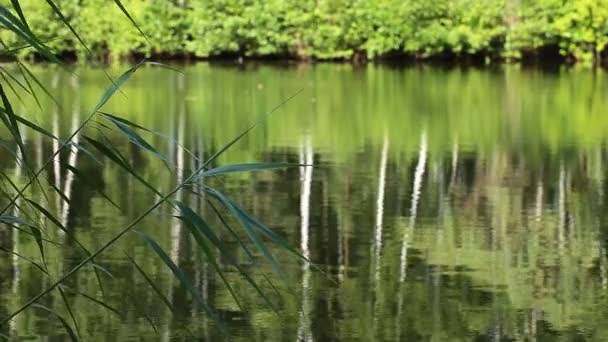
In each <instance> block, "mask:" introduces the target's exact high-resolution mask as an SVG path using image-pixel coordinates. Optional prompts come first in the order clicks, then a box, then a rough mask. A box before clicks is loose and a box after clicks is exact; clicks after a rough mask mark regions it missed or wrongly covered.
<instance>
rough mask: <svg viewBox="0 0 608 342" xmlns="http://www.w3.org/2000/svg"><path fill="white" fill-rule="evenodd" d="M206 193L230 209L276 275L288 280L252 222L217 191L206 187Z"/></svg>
mask: <svg viewBox="0 0 608 342" xmlns="http://www.w3.org/2000/svg"><path fill="white" fill-rule="evenodd" d="M204 191H205V192H206V193H207V194H209V195H210V196H211V197H213V198H215V199H216V200H218V201H219V202H220V203H221V204H222V205H224V207H226V209H228V210H229V211H230V212H231V213H232V215H233V216H234V217H235V218H236V219H237V221H238V222H239V223H240V224H241V226H242V227H243V229H244V230H245V232H246V233H247V236H249V239H251V241H252V242H253V243H254V245H255V246H256V247H257V248H258V249H259V250H260V251H261V252H262V254H263V255H264V257H266V259H268V261H270V264H271V265H272V267H273V270H274V271H275V273H277V274H278V275H280V276H281V277H282V278H283V279H287V278H286V276H285V273H284V272H283V270H282V268H281V267H280V265H279V263H278V262H277V260H276V259H275V257H274V255H272V253H271V252H270V250H268V247H266V245H265V244H264V242H263V241H262V240H261V239H260V236H259V235H258V233H257V232H256V231H255V230H254V229H253V227H252V225H251V222H250V220H249V219H248V218H247V217H246V216H245V215H243V214H242V213H241V212H240V211H239V210H237V209H236V208H235V207H234V205H233V203H232V201H230V200H229V199H228V198H227V197H226V196H224V195H223V194H222V193H220V192H219V191H216V190H215V189H212V188H208V187H205V188H204Z"/></svg>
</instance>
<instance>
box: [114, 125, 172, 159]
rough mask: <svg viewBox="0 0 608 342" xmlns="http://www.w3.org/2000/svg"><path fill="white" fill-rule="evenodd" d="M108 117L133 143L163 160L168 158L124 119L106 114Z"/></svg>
mask: <svg viewBox="0 0 608 342" xmlns="http://www.w3.org/2000/svg"><path fill="white" fill-rule="evenodd" d="M106 118H108V120H110V122H112V123H113V124H114V125H115V126H116V127H117V128H118V129H119V130H120V131H121V132H122V133H123V134H125V135H126V136H127V138H128V139H129V141H131V142H132V143H133V144H135V145H137V146H139V147H141V148H142V149H144V150H146V151H148V152H150V153H152V154H153V155H155V156H156V157H157V158H159V159H160V160H163V161H166V160H167V158H165V156H163V155H162V154H160V153H159V152H158V151H157V150H156V149H155V148H154V147H153V146H152V145H150V144H149V143H148V142H147V141H146V140H145V139H144V138H142V137H141V136H140V135H139V134H137V132H135V131H134V130H132V129H131V128H130V127H129V125H127V124H126V123H124V122H123V121H119V120H115V119H114V118H112V117H109V116H106Z"/></svg>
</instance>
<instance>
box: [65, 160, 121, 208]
mask: <svg viewBox="0 0 608 342" xmlns="http://www.w3.org/2000/svg"><path fill="white" fill-rule="evenodd" d="M63 166H64V167H65V168H66V169H67V170H68V171H70V172H71V173H73V174H74V176H76V178H78V180H80V181H82V182H83V183H84V185H85V186H87V187H88V188H90V189H92V190H94V191H95V192H97V193H98V194H99V195H100V196H101V197H103V198H104V199H105V200H106V201H108V203H110V204H111V205H112V206H113V207H114V208H116V209H120V206H119V205H118V204H116V202H114V201H113V200H112V199H111V198H110V196H108V195H107V194H106V193H105V192H104V191H103V190H101V189H97V188H96V187H95V185H94V184H93V183H92V182H91V181H90V180H89V177H87V176H86V175H85V174H84V173H82V172H80V170H78V169H77V168H75V167H73V166H72V165H68V164H63Z"/></svg>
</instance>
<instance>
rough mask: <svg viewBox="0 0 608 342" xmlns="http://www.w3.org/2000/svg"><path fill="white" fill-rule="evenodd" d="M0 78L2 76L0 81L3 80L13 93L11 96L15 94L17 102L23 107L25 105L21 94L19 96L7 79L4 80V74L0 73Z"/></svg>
mask: <svg viewBox="0 0 608 342" xmlns="http://www.w3.org/2000/svg"><path fill="white" fill-rule="evenodd" d="M0 76H2V79H4V84H6V85H7V86H8V88H9V89H10V90H11V91H12V92H13V94H15V97H16V98H17V100H19V102H21V103H22V104H23V105H25V101H23V97H21V94H19V92H18V91H17V89H15V87H13V84H12V83H11V82H10V81H9V80H8V78H6V76H5V74H4V73H0Z"/></svg>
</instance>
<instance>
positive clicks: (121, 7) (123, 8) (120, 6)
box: [114, 0, 148, 40]
mask: <svg viewBox="0 0 608 342" xmlns="http://www.w3.org/2000/svg"><path fill="white" fill-rule="evenodd" d="M114 3H115V4H116V6H118V8H120V10H121V11H122V13H124V15H126V16H127V18H129V20H130V21H131V23H132V24H133V26H135V27H136V28H137V30H138V31H139V33H141V35H142V36H143V37H144V38H146V40H148V36H146V34H145V33H144V31H142V30H141V28H140V27H139V25H137V23H136V22H135V20H134V19H133V17H131V15H130V14H129V12H128V11H127V9H126V8H125V6H123V5H122V3H121V2H120V0H114Z"/></svg>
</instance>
